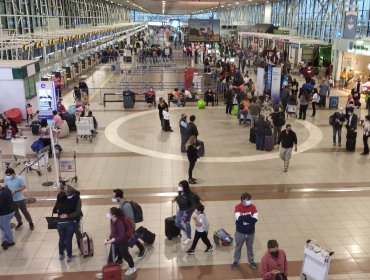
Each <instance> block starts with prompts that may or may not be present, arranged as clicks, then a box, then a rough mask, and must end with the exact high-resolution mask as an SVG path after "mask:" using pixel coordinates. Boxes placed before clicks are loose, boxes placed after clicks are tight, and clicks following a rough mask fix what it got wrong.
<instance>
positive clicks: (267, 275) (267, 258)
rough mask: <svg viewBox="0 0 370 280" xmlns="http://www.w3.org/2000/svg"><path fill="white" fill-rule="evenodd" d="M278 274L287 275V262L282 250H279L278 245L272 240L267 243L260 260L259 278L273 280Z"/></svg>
mask: <svg viewBox="0 0 370 280" xmlns="http://www.w3.org/2000/svg"><path fill="white" fill-rule="evenodd" d="M278 274H283V275H284V276H287V275H288V261H287V259H286V255H285V252H284V250H282V249H279V244H278V243H277V241H276V240H274V239H273V240H269V241H268V242H267V251H266V253H265V254H264V256H263V257H262V259H261V277H262V279H263V280H275V279H276V278H277V275H278ZM280 279H284V278H280Z"/></svg>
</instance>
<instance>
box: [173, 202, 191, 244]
mask: <svg viewBox="0 0 370 280" xmlns="http://www.w3.org/2000/svg"><path fill="white" fill-rule="evenodd" d="M192 214H193V211H191V210H180V209H179V211H177V214H176V226H177V227H178V228H179V229H180V230H183V231H185V233H186V237H187V238H189V239H191V226H190V218H191V215H192ZM184 225H185V226H184Z"/></svg>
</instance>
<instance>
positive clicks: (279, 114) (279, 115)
mask: <svg viewBox="0 0 370 280" xmlns="http://www.w3.org/2000/svg"><path fill="white" fill-rule="evenodd" d="M270 116H271V119H272V123H273V124H274V132H273V136H274V145H276V143H277V140H278V139H279V137H280V133H281V127H282V126H283V125H284V124H285V114H284V112H283V111H280V107H279V105H275V106H274V112H273V113H272V114H271V115H270Z"/></svg>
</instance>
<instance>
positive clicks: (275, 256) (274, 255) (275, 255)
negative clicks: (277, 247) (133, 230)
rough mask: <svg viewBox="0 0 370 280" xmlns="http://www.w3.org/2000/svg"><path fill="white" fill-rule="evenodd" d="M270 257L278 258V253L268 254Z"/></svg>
mask: <svg viewBox="0 0 370 280" xmlns="http://www.w3.org/2000/svg"><path fill="white" fill-rule="evenodd" d="M270 254H271V256H273V257H274V258H278V257H279V251H276V252H270Z"/></svg>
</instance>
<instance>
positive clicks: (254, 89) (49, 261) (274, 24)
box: [0, 0, 370, 280]
mask: <svg viewBox="0 0 370 280" xmlns="http://www.w3.org/2000/svg"><path fill="white" fill-rule="evenodd" d="M240 78H241V80H242V82H241V83H238V79H240ZM295 82H298V86H296V84H295ZM305 87H306V88H310V90H307V89H305ZM301 88H302V89H301ZM314 88H315V89H314ZM176 89H178V91H177V90H176ZM209 89H210V90H211V94H209V93H207V91H208V90H209ZM316 89H317V90H316ZM182 90H184V91H182ZM187 94H189V95H187ZM292 96H293V97H294V98H295V99H294V98H293V99H291V97H292ZM369 97H370V0H354V1H348V0H340V1H334V0H317V1H311V0H283V1H272V2H271V1H265V0H261V1H260V0H239V1H228V0H225V1H220V2H218V1H217V2H216V1H208V0H199V1H198V0H196V1H175V0H163V1H160V0H151V1H147V0H130V1H123V0H114V1H107V0H106V1H103V0H94V1H93V0H0V113H1V118H0V121H1V125H0V132H1V135H0V136H1V139H0V164H1V167H0V170H1V173H0V174H1V175H0V179H2V180H1V183H0V199H3V197H4V196H5V195H3V194H4V193H5V192H6V191H5V189H6V188H2V186H5V185H6V184H7V182H10V181H9V180H11V179H9V178H10V177H9V176H7V175H9V174H5V173H9V170H8V171H6V170H7V169H8V168H13V169H14V170H15V173H16V174H17V176H20V177H22V178H23V181H24V182H25V185H26V188H25V189H24V190H23V191H22V192H23V194H24V196H25V202H26V206H27V209H28V211H29V213H30V216H31V217H32V223H33V226H34V229H31V228H30V226H29V221H28V220H27V219H26V217H25V216H24V215H23V211H21V217H22V221H23V225H22V226H21V225H20V224H19V223H18V222H19V221H17V220H16V218H12V219H11V220H10V222H9V219H8V220H6V219H5V218H4V217H5V216H7V215H5V214H9V213H10V212H11V211H8V210H7V209H4V207H2V206H1V204H3V205H5V200H3V201H0V224H1V225H0V228H1V231H0V233H1V234H2V248H0V280H31V279H32V280H33V279H40V280H49V279H50V280H51V279H58V280H65V279H76V280H79V279H121V278H122V279H137V280H141V279H143V280H146V279H153V280H154V279H160V280H162V279H163V280H167V279H201V280H203V279H204V280H207V279H220V280H223V279H225V280H226V279H264V280H275V279H276V280H278V279H289V280H304V279H307V280H311V279H312V280H327V279H328V280H329V279H330V280H339V279H341V280H347V279H348V280H360V279H370V218H369V213H370V176H369V166H370V165H369V155H368V154H369V150H368V149H367V151H366V147H365V146H366V145H367V144H366V143H367V138H368V136H369V135H370V123H369V118H368V116H370V115H369V114H370V98H369ZM160 99H161V100H162V101H161V100H160ZM163 100H164V101H165V102H166V104H168V106H167V108H168V111H166V110H164V111H162V110H159V108H162V107H161V106H162V105H163ZM58 102H59V103H58ZM206 103H207V104H206ZM61 105H63V106H61ZM307 105H308V109H307V113H306V114H305V115H301V111H302V112H303V111H304V110H305V108H307ZM227 106H229V107H230V113H229V114H228V113H227V109H226V107H227ZM255 106H258V108H259V109H257V119H258V114H259V115H260V116H261V118H260V119H259V120H258V121H257V123H256V122H255V121H254V119H253V117H254V116H252V115H253V112H252V107H254V108H256V107H255ZM305 106H306V107H305ZM313 106H314V107H315V108H316V112H315V113H314V112H313ZM163 108H164V107H163ZM248 108H249V109H248ZM54 110H55V111H57V113H56V114H57V116H58V115H60V116H61V118H55V116H53V111H54ZM248 110H249V111H248ZM274 110H276V112H279V113H276V114H280V115H282V116H283V120H284V122H283V123H279V124H278V125H276V123H275V122H273V120H272V117H271V116H272V114H273V112H274ZM89 112H92V114H93V116H94V119H95V120H94V121H93V119H92V118H91V117H90V118H89V117H87V116H88V114H89ZM245 112H248V113H247V114H246V113H245ZM340 112H342V114H340ZM334 113H335V114H334ZM82 114H85V117H84V116H83V115H82ZM90 114H91V113H90ZM28 115H32V119H31V116H28ZM184 115H186V116H187V122H188V128H189V127H190V126H189V122H190V116H192V115H193V116H195V120H194V121H193V122H194V124H195V125H196V127H197V130H198V133H199V134H198V136H197V137H196V140H198V142H197V141H195V144H194V145H195V146H197V145H198V147H197V148H196V149H195V151H196V154H197V157H198V159H197V161H196V163H195V167H194V169H193V174H192V175H193V176H192V177H193V178H196V179H195V180H190V179H193V178H191V177H190V178H189V174H188V169H189V164H190V163H189V158H188V155H190V149H191V148H190V147H189V148H188V146H189V145H188V144H189V142H190V141H189V142H188V143H187V144H186V145H185V147H184V146H183V145H182V144H185V143H183V142H184V141H185V142H187V141H188V139H190V138H189V137H190V134H189V133H190V130H189V129H186V128H185V134H183V131H184V129H183V127H182V125H183V124H182V122H181V120H182V117H183V116H184ZM337 115H341V116H343V119H341V120H340V121H341V124H342V125H343V129H342V131H341V136H342V137H341V138H342V139H341V140H339V139H336V140H334V141H333V127H334V128H335V127H336V124H335V123H334V124H333V119H334V122H335V120H336V119H335V118H336V116H337ZM355 116H357V119H356V120H355V119H354V117H355ZM244 117H246V120H247V121H246V122H244V119H243V118H244ZM338 118H339V117H338ZM45 119H47V124H46V125H45V126H43V121H42V120H45ZM87 119H89V120H87ZM252 120H253V121H252ZM59 121H60V122H61V123H60V124H58V122H59ZM278 121H279V122H280V118H278ZM252 122H254V124H253V123H252ZM262 122H263V124H264V125H266V130H264V131H263V133H262V132H261V131H260V130H258V128H259V127H261V126H262ZM40 123H41V128H40ZM354 123H355V124H354ZM287 124H290V125H291V130H292V131H294V132H295V134H296V137H297V146H296V147H297V149H296V150H294V148H293V151H292V148H291V147H293V146H290V147H289V148H290V152H291V153H292V155H291V159H290V162H289V166H287V165H285V166H284V161H283V160H282V159H281V158H280V155H281V151H282V150H285V149H286V147H282V146H281V145H280V144H281V143H280V142H278V143H276V141H277V139H275V138H274V137H273V136H270V135H271V133H272V131H273V130H274V129H275V127H276V126H280V127H282V128H281V129H282V132H281V133H282V136H281V137H282V138H283V140H282V144H283V145H284V143H285V141H284V137H285V136H284V133H285V134H286V133H288V134H289V133H290V134H291V133H292V132H287V131H286V130H285V129H286V125H287ZM260 125H261V126H260ZM252 126H256V127H257V132H256V131H255V130H254V129H252ZM273 127H274V128H273ZM351 127H354V129H352V130H351ZM266 131H267V132H266ZM40 132H41V136H40ZM256 133H257V134H256ZM252 134H253V135H252ZM50 135H52V136H51V137H50ZM261 135H262V136H261ZM353 135H354V136H353ZM253 136H254V137H257V144H256V143H255V142H256V139H254V141H253V139H252V138H253ZM351 137H352V138H351ZM45 138H46V139H48V141H49V142H48V143H49V144H48V145H46V144H45V141H44V140H43V139H45ZM262 138H263V142H264V144H261V143H260V142H261V141H262V140H261V139H262ZM276 138H277V137H276ZM40 139H41V140H40ZM184 139H185V140H184ZM271 139H272V140H271ZM251 140H252V141H251ZM40 141H41V143H42V144H43V146H44V147H40V148H37V147H35V145H34V144H35V143H39V142H40ZM271 141H272V142H271ZM274 141H275V143H274ZM202 142H203V144H204V147H202V145H201V143H202ZM351 143H352V144H353V145H352V146H351ZM39 144H40V143H39ZM191 144H192V143H190V146H191ZM260 144H261V145H260ZM274 144H276V145H274ZM293 144H294V141H293V142H292V145H293ZM257 145H258V146H257ZM269 145H271V146H270V147H269ZM31 146H32V147H31ZM279 146H280V147H279ZM191 147H194V146H191ZM41 148H42V149H41ZM202 148H204V154H202V152H201V150H202ZM183 149H185V151H184V150H183ZM18 174H19V175H18ZM190 176H191V175H190ZM183 180H187V181H189V182H190V183H191V184H190V188H191V191H192V192H193V193H194V194H196V195H197V196H198V197H199V198H200V204H202V205H203V206H204V213H205V214H206V217H207V219H208V224H209V228H208V238H209V240H210V241H211V244H212V246H213V247H212V248H213V250H210V251H209V252H205V250H206V249H207V247H206V245H204V244H203V242H202V241H201V240H200V241H199V242H198V245H197V247H196V248H195V250H194V253H193V254H189V252H188V250H189V249H190V246H191V244H192V241H193V239H194V234H195V230H196V226H195V223H194V220H193V219H190V217H189V219H190V222H189V223H190V225H191V237H192V240H190V241H189V242H188V241H187V240H186V234H185V232H184V231H181V236H176V234H175V236H168V229H167V226H169V225H168V224H167V221H166V222H165V220H166V219H168V218H170V217H172V216H174V215H176V213H177V212H178V211H179V207H178V204H177V203H176V201H175V198H176V197H177V196H178V195H181V190H180V189H179V185H180V183H179V182H181V181H183ZM4 181H5V183H4ZM70 186H71V187H73V188H74V189H75V190H77V191H78V192H79V194H80V198H81V203H82V212H83V216H82V217H81V218H80V221H79V222H78V223H79V224H80V227H81V232H86V233H88V234H89V236H90V238H89V240H88V243H89V244H90V245H91V246H93V252H91V251H92V248H90V247H89V248H88V251H89V254H87V256H85V255H84V253H82V252H81V250H80V249H79V246H78V243H77V242H76V237H75V236H73V240H72V254H73V255H72V258H71V259H70V257H71V256H69V255H68V258H65V259H61V256H60V250H59V247H58V244H59V240H60V238H61V234H60V226H61V224H63V223H60V222H61V220H60V219H61V218H60V217H59V218H60V219H59V220H58V221H59V223H58V230H57V229H48V223H47V220H46V217H51V216H52V212H53V208H54V206H55V205H56V202H57V196H58V194H59V195H61V193H60V192H62V195H65V194H64V192H65V193H66V196H67V198H68V197H69V196H68V195H69V191H70V190H71V188H70ZM9 187H10V186H9ZM114 189H122V190H123V192H124V197H125V199H126V200H127V201H134V202H136V203H137V204H139V205H140V206H141V208H142V212H143V221H141V222H138V223H136V229H138V228H139V227H141V226H143V227H145V228H147V229H148V230H149V231H150V232H152V233H154V234H155V241H154V243H153V244H149V243H150V242H147V243H145V242H144V241H143V239H145V238H144V237H143V236H140V238H141V239H140V238H139V242H141V243H142V244H143V245H144V248H145V249H144V250H145V252H144V253H145V254H144V256H141V253H142V252H141V251H139V249H138V247H137V246H133V248H129V249H128V250H129V254H130V255H131V256H132V259H133V262H134V267H135V268H136V271H132V274H131V275H127V274H128V273H127V272H128V271H129V270H130V267H129V265H128V263H127V262H126V261H125V260H123V263H122V264H120V266H118V267H119V268H118V270H117V265H116V266H115V265H114V264H110V266H108V267H106V265H107V263H108V262H109V261H108V255H109V252H110V250H111V249H110V248H111V247H110V245H109V244H105V243H106V240H107V239H108V238H109V236H110V234H111V223H112V221H110V218H111V215H107V214H109V213H110V208H111V207H119V204H118V203H116V202H114V201H113V200H112V193H113V190H114ZM9 193H10V192H9ZM244 193H249V194H250V195H251V198H250V199H249V200H250V201H251V203H252V204H253V205H254V206H255V207H256V208H257V212H258V220H257V222H256V224H255V233H254V244H253V252H254V262H255V263H256V266H254V265H253V263H252V262H251V259H250V256H249V255H250V254H248V255H247V247H246V246H244V245H242V250H241V258H240V261H239V262H237V263H236V265H235V266H236V267H232V266H233V264H235V259H234V251H235V249H236V239H237V238H235V236H236V235H235V232H236V230H237V229H236V214H235V212H237V211H236V210H235V207H236V206H237V207H238V209H239V208H242V209H249V208H248V207H250V206H245V205H244V202H245V201H244V200H242V201H241V196H242V195H243V194H244ZM76 195H77V194H76V193H74V196H76ZM58 197H59V196H58ZM13 199H15V200H16V193H14V194H13ZM247 200H248V199H247ZM58 201H59V200H58ZM241 203H242V204H241ZM17 205H18V204H17ZM9 207H10V206H9ZM197 207H198V206H197ZM21 210H22V209H21ZM7 211H8V212H7ZM248 211H249V210H248ZM189 213H190V215H193V217H195V216H196V215H197V211H195V212H189ZM111 214H113V213H111ZM239 214H240V213H239ZM55 215H56V216H58V214H54V216H55ZM135 215H136V214H135ZM188 215H189V214H188ZM135 217H136V216H135ZM238 217H239V216H238ZM117 221H118V222H121V220H117ZM202 221H204V220H202ZM118 222H117V223H118ZM172 222H173V221H172ZM186 222H187V220H186V217H184V218H183V219H182V224H183V225H184V224H186ZM73 223H74V224H75V222H73ZM114 223H116V222H114ZM121 223H122V222H121ZM189 223H188V224H189ZM237 223H239V222H237ZM245 223H246V222H245ZM122 224H123V225H127V224H126V222H123V223H122ZM171 225H172V226H174V223H173V224H171ZM203 226H204V225H203ZM5 227H11V233H12V236H13V240H7V239H6V237H5V236H6V232H5V230H4V229H5ZM175 227H176V226H175ZM198 227H199V225H198ZM176 228H177V227H176ZM219 230H221V232H223V233H226V234H229V235H228V236H226V241H228V240H227V239H228V238H229V239H230V238H231V239H232V240H231V242H229V243H228V242H226V241H225V240H224V238H223V236H221V235H222V234H221V233H220V231H219ZM126 233H127V232H126ZM126 233H125V234H126ZM237 234H241V235H243V234H242V233H240V232H239V233H238V232H237ZM246 235H253V234H246ZM168 237H170V238H168ZM140 240H141V241H140ZM269 240H276V241H277V242H278V248H279V249H281V250H283V251H285V254H286V260H287V270H285V269H286V268H283V267H282V268H281V269H279V271H280V272H283V273H285V274H286V276H287V278H278V277H277V276H276V275H277V272H271V273H270V272H269V273H263V272H261V270H262V268H266V265H263V264H262V263H263V262H262V258H263V257H264V256H265V257H266V256H267V257H268V258H270V260H271V262H275V261H276V259H275V258H274V257H273V255H271V254H270V252H269V251H268V248H267V243H268V241H269ZM10 241H14V243H15V244H12V243H10ZM85 241H86V239H85V240H81V241H80V240H79V243H80V242H85ZM223 241H225V243H224V242H223ZM229 241H230V240H229ZM217 243H219V244H217ZM92 244H93V245H92ZM81 246H82V245H80V247H81ZM125 246H127V244H126V245H125ZM67 251H68V245H67ZM249 253H250V252H249ZM67 254H68V252H67ZM280 254H282V253H281V251H280ZM63 256H64V255H63ZM265 257H264V258H265ZM280 257H281V255H280ZM252 260H253V257H252ZM115 261H116V260H113V262H115ZM109 268H110V269H111V270H110V271H108V270H109ZM115 268H116V270H114V269H115ZM284 270H285V271H284ZM117 271H118V272H117ZM268 271H272V270H271V269H270V270H268ZM265 272H266V271H265ZM109 273H111V274H112V275H113V276H109ZM115 273H116V275H115ZM117 275H119V276H118V278H117ZM109 277H112V278H109ZM115 277H116V278H115Z"/></svg>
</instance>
